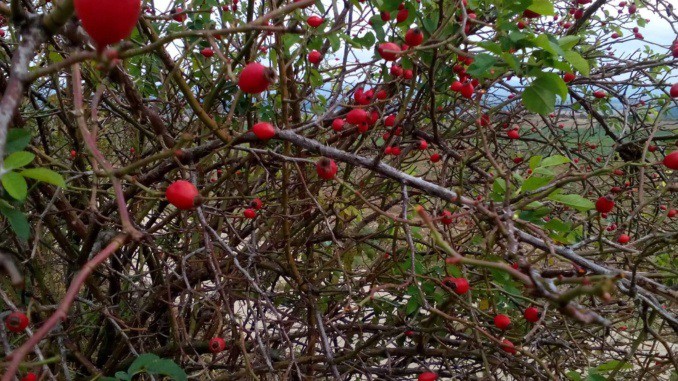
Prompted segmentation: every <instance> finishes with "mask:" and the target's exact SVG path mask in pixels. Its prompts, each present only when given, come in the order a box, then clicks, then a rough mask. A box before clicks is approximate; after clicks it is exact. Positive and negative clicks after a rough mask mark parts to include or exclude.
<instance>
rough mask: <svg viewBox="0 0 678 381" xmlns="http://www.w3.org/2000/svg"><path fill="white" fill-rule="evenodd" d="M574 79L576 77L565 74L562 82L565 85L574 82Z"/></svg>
mask: <svg viewBox="0 0 678 381" xmlns="http://www.w3.org/2000/svg"><path fill="white" fill-rule="evenodd" d="M575 78H577V76H576V75H574V74H572V73H565V75H564V76H563V81H565V83H570V82H572V81H574V79H575Z"/></svg>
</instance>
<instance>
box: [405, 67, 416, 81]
mask: <svg viewBox="0 0 678 381" xmlns="http://www.w3.org/2000/svg"><path fill="white" fill-rule="evenodd" d="M412 77H414V72H413V71H412V70H410V69H407V70H405V71H404V72H403V78H404V79H412Z"/></svg>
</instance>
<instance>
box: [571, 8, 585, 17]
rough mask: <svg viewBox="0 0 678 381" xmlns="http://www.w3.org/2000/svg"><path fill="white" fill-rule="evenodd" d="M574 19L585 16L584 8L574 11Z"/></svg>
mask: <svg viewBox="0 0 678 381" xmlns="http://www.w3.org/2000/svg"><path fill="white" fill-rule="evenodd" d="M573 17H574V19H575V20H579V19H580V18H582V17H584V8H577V10H576V11H574V16H573Z"/></svg>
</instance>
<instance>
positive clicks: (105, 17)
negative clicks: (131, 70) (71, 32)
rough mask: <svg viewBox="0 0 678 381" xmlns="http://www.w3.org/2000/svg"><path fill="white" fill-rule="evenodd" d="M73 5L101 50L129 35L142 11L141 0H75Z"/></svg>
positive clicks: (83, 25) (83, 24) (86, 29)
mask: <svg viewBox="0 0 678 381" xmlns="http://www.w3.org/2000/svg"><path fill="white" fill-rule="evenodd" d="M73 5H74V6H75V13H76V14H77V15H78V18H79V19H80V22H81V23H82V27H83V28H84V29H85V31H86V32H87V34H88V35H89V36H90V37H92V40H94V42H95V43H96V46H97V49H98V50H99V51H103V49H104V48H105V47H106V45H110V44H115V43H116V42H119V41H120V40H124V39H125V38H127V37H129V35H130V34H131V33H132V30H133V29H134V26H135V25H136V24H137V20H138V19H139V14H140V13H141V1H140V0H75V1H74V2H73Z"/></svg>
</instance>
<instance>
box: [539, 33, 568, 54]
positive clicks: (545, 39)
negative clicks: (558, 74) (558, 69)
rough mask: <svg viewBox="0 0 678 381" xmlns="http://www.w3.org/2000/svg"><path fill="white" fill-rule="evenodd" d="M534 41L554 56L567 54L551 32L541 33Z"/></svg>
mask: <svg viewBox="0 0 678 381" xmlns="http://www.w3.org/2000/svg"><path fill="white" fill-rule="evenodd" d="M534 43H535V44H536V45H537V46H538V47H540V48H542V49H544V50H546V51H547V52H549V53H551V54H552V55H554V56H563V55H564V54H565V52H564V51H563V49H562V48H561V47H560V45H558V41H557V40H556V39H555V37H553V36H552V35H550V34H540V35H539V36H537V38H535V39H534Z"/></svg>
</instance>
